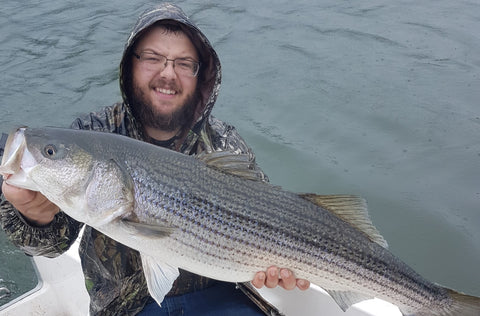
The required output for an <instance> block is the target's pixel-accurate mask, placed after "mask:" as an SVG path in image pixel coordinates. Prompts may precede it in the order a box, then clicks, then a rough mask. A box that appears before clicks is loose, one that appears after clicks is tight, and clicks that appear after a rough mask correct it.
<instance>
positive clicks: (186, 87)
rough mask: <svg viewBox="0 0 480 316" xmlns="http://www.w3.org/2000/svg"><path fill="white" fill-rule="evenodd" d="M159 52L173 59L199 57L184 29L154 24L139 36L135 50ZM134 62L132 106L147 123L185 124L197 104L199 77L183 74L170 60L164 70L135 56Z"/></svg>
mask: <svg viewBox="0 0 480 316" xmlns="http://www.w3.org/2000/svg"><path fill="white" fill-rule="evenodd" d="M142 52H149V53H156V54H160V55H163V56H165V57H167V58H168V59H170V60H173V59H177V58H188V59H192V60H195V61H198V55H197V51H196V49H195V46H194V45H193V44H192V42H191V41H190V39H189V38H188V36H187V35H185V34H184V33H183V32H175V33H174V32H167V31H165V29H164V28H162V27H161V26H153V27H152V28H150V29H149V30H147V32H146V33H145V34H144V35H143V36H142V37H141V38H140V39H139V41H138V43H137V45H136V48H135V50H134V53H135V54H140V53H142ZM132 58H133V63H132V79H133V81H132V82H133V100H132V103H134V104H132V106H133V107H137V109H136V112H137V113H138V114H139V116H140V117H139V119H140V120H141V121H142V123H143V124H144V125H145V126H148V127H153V128H158V129H160V130H165V131H175V130H177V129H179V128H181V127H182V125H183V124H186V123H188V122H186V121H187V120H188V119H189V118H190V117H191V115H193V113H192V112H193V111H194V106H195V104H194V103H195V101H196V98H195V91H196V88H197V77H191V76H181V75H180V76H179V75H177V73H176V72H175V69H174V67H173V62H171V61H168V62H167V66H166V68H165V69H163V70H152V69H151V67H147V66H146V65H145V64H144V63H142V62H141V61H140V60H138V59H137V58H135V57H132Z"/></svg>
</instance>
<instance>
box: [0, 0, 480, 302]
mask: <svg viewBox="0 0 480 316" xmlns="http://www.w3.org/2000/svg"><path fill="white" fill-rule="evenodd" d="M178 3H179V4H180V5H181V6H182V8H183V9H184V10H185V11H186V12H187V13H188V14H189V15H190V16H191V17H192V19H193V20H194V21H195V22H196V23H197V24H198V26H199V27H200V28H201V29H202V30H203V31H204V32H205V34H206V35H207V36H208V37H209V38H210V40H211V42H212V43H213V44H214V46H215V48H216V49H217V51H218V54H219V56H220V58H221V61H222V66H223V84H222V89H221V92H220V96H219V98H218V102H217V105H216V108H215V110H214V114H215V115H216V116H217V117H219V118H221V119H222V120H225V121H228V122H230V123H232V124H233V125H235V126H236V127H237V129H238V130H239V131H240V133H241V134H242V136H244V138H245V139H246V140H247V142H248V143H249V145H250V146H251V147H252V148H253V149H254V151H255V152H256V154H257V157H258V158H257V159H258V163H259V164H260V165H261V167H262V168H263V169H264V170H265V172H266V173H267V174H268V175H269V177H270V179H271V182H273V183H274V184H277V185H281V186H283V187H285V188H286V189H289V190H293V191H297V192H316V193H321V194H335V193H350V194H357V195H361V196H363V197H365V198H366V199H367V201H368V203H369V209H370V214H371V217H372V219H373V221H374V223H375V224H376V226H377V227H378V229H379V230H380V231H381V232H382V234H383V235H384V236H385V238H386V239H387V241H388V242H389V244H390V249H391V251H392V252H393V253H394V254H396V255H397V256H399V257H400V258H402V259H403V260H404V261H406V262H407V263H408V264H410V265H411V266H412V267H413V268H414V269H416V270H417V271H418V272H420V273H421V274H423V275H424V276H426V277H427V278H429V279H431V280H432V281H435V282H437V283H440V284H443V285H446V286H449V287H452V288H455V289H458V290H461V291H464V292H468V293H471V294H475V295H480V273H478V267H479V266H480V229H479V228H480V212H479V210H480V141H479V135H480V104H479V100H480V35H479V34H480V33H479V32H478V30H479V29H480V4H479V3H478V2H477V1H468V0H459V1H454V2H452V1H447V0H435V1H433V0H425V1H395V2H391V1H390V2H387V1H380V0H372V1H368V2H367V1H339V0H315V1H313V0H309V1H306V0H300V1H286V0H280V1H275V2H273V1H269V2H266V1H251V0H248V1H241V2H240V1H236V0H235V1H234V0H227V1H225V0H222V1H220V0H215V1H209V3H208V4H206V3H205V2H204V1H179V2H178ZM145 8H146V6H145V4H143V3H136V2H134V1H126V0H122V1H105V2H97V1H92V0H86V1H71V0H69V1H66V0H51V1H48V2H47V1H33V0H32V1H16V0H3V1H2V5H1V8H0V27H1V30H2V32H1V33H0V42H1V45H0V73H1V76H2V80H1V83H0V131H2V132H8V131H9V130H10V129H11V128H12V127H14V126H17V125H28V126H44V125H49V126H68V125H69V124H70V122H71V121H72V120H73V119H74V118H75V117H76V116H77V115H79V114H82V113H85V112H89V111H93V110H98V109H99V108H100V107H102V106H104V105H110V104H112V103H113V102H115V101H118V100H120V93H119V89H118V81H117V76H118V72H117V66H118V62H119V60H120V57H121V52H122V48H123V45H124V42H125V40H126V38H127V36H128V32H129V30H130V29H131V27H132V26H133V23H134V21H135V19H136V17H137V16H138V15H139V14H140V13H141V12H142V11H143V10H144V9H145ZM0 260H1V261H0V288H2V287H3V288H8V289H9V291H10V292H11V294H10V295H9V296H8V297H5V298H3V299H1V301H0V304H1V303H3V302H5V301H8V299H10V298H12V297H15V296H16V295H18V293H21V292H24V291H25V290H26V289H28V288H31V287H33V286H34V284H35V282H36V280H35V277H34V273H33V270H32V271H29V269H27V268H26V267H25V266H26V265H28V264H29V259H28V258H26V257H25V256H23V254H22V253H21V252H19V251H18V250H16V249H15V248H13V247H12V246H11V245H10V244H9V243H8V241H6V240H5V237H4V235H3V234H0ZM1 294H2V293H0V297H1Z"/></svg>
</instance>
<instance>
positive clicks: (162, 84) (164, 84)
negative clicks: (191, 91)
mask: <svg viewBox="0 0 480 316" xmlns="http://www.w3.org/2000/svg"><path fill="white" fill-rule="evenodd" d="M149 87H150V88H151V89H154V88H162V89H169V90H175V91H177V92H179V93H180V92H182V89H181V88H180V87H179V86H178V85H177V83H176V82H175V81H168V80H165V79H163V78H159V79H157V80H155V81H153V82H151V83H150V84H149Z"/></svg>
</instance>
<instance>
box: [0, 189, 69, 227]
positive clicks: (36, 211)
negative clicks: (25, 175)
mask: <svg viewBox="0 0 480 316" xmlns="http://www.w3.org/2000/svg"><path fill="white" fill-rule="evenodd" d="M2 192H3V195H4V196H5V198H6V199H7V200H8V201H9V202H10V203H12V205H13V206H14V207H15V208H16V209H17V210H18V211H19V212H20V213H22V215H23V216H24V217H25V218H26V219H27V220H28V221H29V222H31V223H32V224H34V225H38V226H43V225H47V224H49V223H50V222H51V221H53V218H54V216H55V214H57V213H58V212H59V210H60V209H59V207H58V206H56V205H55V204H53V203H52V202H50V201H49V200H48V199H47V198H46V197H45V196H44V195H43V194H41V193H40V192H36V191H30V190H27V189H21V188H17V187H15V186H12V185H9V184H7V183H6V182H5V181H3V184H2Z"/></svg>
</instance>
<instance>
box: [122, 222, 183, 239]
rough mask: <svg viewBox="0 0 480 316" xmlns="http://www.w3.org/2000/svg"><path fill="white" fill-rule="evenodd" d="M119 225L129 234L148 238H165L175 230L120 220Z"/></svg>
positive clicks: (173, 228)
mask: <svg viewBox="0 0 480 316" xmlns="http://www.w3.org/2000/svg"><path fill="white" fill-rule="evenodd" d="M121 223H122V224H123V226H124V228H125V229H126V230H127V231H128V232H129V233H131V234H134V235H137V236H138V235H139V236H143V237H148V238H165V237H168V236H170V235H171V234H172V233H173V232H174V231H175V230H176V228H175V227H169V226H164V225H156V224H147V223H139V222H136V221H132V220H130V219H122V221H121Z"/></svg>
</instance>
